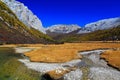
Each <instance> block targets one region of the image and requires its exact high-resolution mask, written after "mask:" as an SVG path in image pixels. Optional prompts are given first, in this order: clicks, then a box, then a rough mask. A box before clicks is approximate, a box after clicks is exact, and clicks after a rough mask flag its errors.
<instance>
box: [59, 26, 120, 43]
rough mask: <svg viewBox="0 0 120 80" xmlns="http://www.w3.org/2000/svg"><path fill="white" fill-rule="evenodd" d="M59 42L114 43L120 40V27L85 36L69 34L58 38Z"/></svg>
mask: <svg viewBox="0 0 120 80" xmlns="http://www.w3.org/2000/svg"><path fill="white" fill-rule="evenodd" d="M58 37H59V40H61V41H63V42H81V41H114V40H120V26H117V27H114V28H110V29H106V30H97V31H94V32H91V33H86V34H69V35H64V36H58Z"/></svg>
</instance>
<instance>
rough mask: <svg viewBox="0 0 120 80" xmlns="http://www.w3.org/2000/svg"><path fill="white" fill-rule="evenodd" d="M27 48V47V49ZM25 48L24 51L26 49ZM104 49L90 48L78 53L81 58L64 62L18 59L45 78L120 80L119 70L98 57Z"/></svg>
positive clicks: (51, 79) (58, 79) (50, 79)
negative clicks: (90, 49)
mask: <svg viewBox="0 0 120 80" xmlns="http://www.w3.org/2000/svg"><path fill="white" fill-rule="evenodd" d="M27 50H28V49H27ZM27 50H26V51H27ZM104 51H105V50H92V51H85V52H80V53H78V56H79V54H80V55H82V59H81V60H80V59H77V60H72V61H69V62H65V63H40V62H30V60H29V59H19V61H20V62H22V63H24V64H25V65H26V66H27V67H28V68H30V69H33V70H35V71H38V72H41V73H42V74H43V77H44V78H46V80H48V78H49V80H120V72H119V71H118V70H116V69H114V68H112V67H109V66H108V65H107V62H106V61H104V60H103V59H100V54H102V53H103V52H104Z"/></svg>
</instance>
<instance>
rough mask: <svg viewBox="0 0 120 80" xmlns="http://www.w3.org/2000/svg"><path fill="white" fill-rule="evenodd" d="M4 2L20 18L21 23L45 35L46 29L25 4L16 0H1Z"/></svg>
mask: <svg viewBox="0 0 120 80" xmlns="http://www.w3.org/2000/svg"><path fill="white" fill-rule="evenodd" d="M1 1H2V2H4V3H5V4H6V5H7V6H8V7H9V8H10V9H11V10H12V11H13V12H14V13H15V14H16V16H17V17H18V19H19V20H20V21H22V22H23V23H24V24H25V25H27V26H29V27H33V28H35V29H37V30H39V31H41V32H43V33H45V29H44V28H43V26H42V22H41V20H40V19H38V17H37V16H36V15H34V14H33V13H32V11H31V10H29V9H28V8H27V6H25V5H24V4H23V3H21V2H18V1H16V0H1Z"/></svg>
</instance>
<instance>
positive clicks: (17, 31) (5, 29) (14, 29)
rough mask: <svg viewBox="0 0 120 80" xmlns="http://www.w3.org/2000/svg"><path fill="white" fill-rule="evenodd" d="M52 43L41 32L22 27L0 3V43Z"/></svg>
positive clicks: (13, 15) (14, 16) (15, 17)
mask: <svg viewBox="0 0 120 80" xmlns="http://www.w3.org/2000/svg"><path fill="white" fill-rule="evenodd" d="M51 41H53V40H52V39H51V38H50V37H49V36H47V35H45V34H43V33H42V32H40V31H38V30H36V29H34V28H32V27H27V26H26V25H24V24H23V23H22V22H21V21H19V19H18V18H17V16H16V15H15V14H14V13H13V12H12V11H11V10H10V9H9V8H8V7H7V6H6V5H5V4H4V3H3V2H1V1H0V43H1V44H2V43H49V42H51Z"/></svg>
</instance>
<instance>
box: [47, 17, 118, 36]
mask: <svg viewBox="0 0 120 80" xmlns="http://www.w3.org/2000/svg"><path fill="white" fill-rule="evenodd" d="M118 25H120V17H117V18H109V19H104V20H99V21H97V22H93V23H89V24H86V25H85V26H84V27H80V26H78V25H63V24H61V25H60V24H59V25H53V26H51V27H48V28H47V32H48V31H49V34H50V32H51V33H57V34H58V33H59V34H68V33H71V32H73V31H76V30H78V32H77V33H76V34H84V33H90V32H94V31H97V30H105V29H110V28H113V27H117V26H118Z"/></svg>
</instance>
